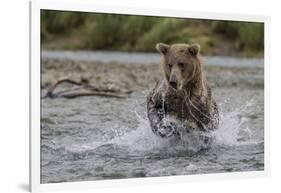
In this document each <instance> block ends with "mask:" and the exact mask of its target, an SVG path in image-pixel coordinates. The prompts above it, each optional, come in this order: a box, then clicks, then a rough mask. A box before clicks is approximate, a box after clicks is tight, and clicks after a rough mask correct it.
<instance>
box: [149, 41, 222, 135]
mask: <svg viewBox="0 0 281 193" xmlns="http://www.w3.org/2000/svg"><path fill="white" fill-rule="evenodd" d="M156 49H157V50H158V51H159V52H160V54H161V56H162V60H161V66H162V69H163V75H164V78H163V79H162V80H161V81H158V82H157V84H156V86H155V88H154V89H153V90H152V91H151V92H150V93H149V95H148V97H147V114H148V119H149V122H150V126H151V128H152V131H153V132H154V133H155V134H156V135H158V136H160V137H170V136H181V135H182V134H183V133H185V132H187V133H189V132H190V131H191V130H198V131H204V132H210V131H213V130H216V129H217V128H218V126H219V112H218V107H217V104H216V102H215V100H214V98H213V97H212V92H211V88H210V86H209V84H208V82H207V80H206V77H205V73H204V71H203V66H202V63H201V60H200V57H199V52H200V46H199V45H198V44H192V45H189V44H173V45H167V44H163V43H158V44H157V45H156Z"/></svg>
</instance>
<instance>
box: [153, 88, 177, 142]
mask: <svg viewBox="0 0 281 193" xmlns="http://www.w3.org/2000/svg"><path fill="white" fill-rule="evenodd" d="M147 114H148V119H149V122H150V126H151V129H152V131H153V133H154V134H155V135H157V136H160V137H170V136H172V135H174V134H175V125H173V123H170V122H167V121H166V120H165V109H164V107H163V103H162V97H161V96H159V95H158V97H157V95H153V92H152V94H150V95H149V96H148V98H147Z"/></svg>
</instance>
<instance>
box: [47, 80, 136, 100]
mask: <svg viewBox="0 0 281 193" xmlns="http://www.w3.org/2000/svg"><path fill="white" fill-rule="evenodd" d="M62 83H69V84H72V85H75V86H76V87H74V88H71V89H66V90H61V91H58V92H56V93H55V92H54V91H55V90H56V88H57V87H58V86H59V85H61V84H62ZM131 92H132V91H124V92H120V91H117V90H114V89H103V88H97V87H94V86H93V85H90V84H89V83H88V81H87V80H82V81H81V82H78V81H75V80H71V79H69V78H63V79H60V80H58V81H57V82H56V83H54V84H53V85H51V86H50V87H49V88H48V90H47V92H46V94H45V95H44V96H43V98H58V97H62V98H69V99H71V98H77V97H82V96H103V97H114V98H127V97H128V96H129V94H130V93H131Z"/></svg>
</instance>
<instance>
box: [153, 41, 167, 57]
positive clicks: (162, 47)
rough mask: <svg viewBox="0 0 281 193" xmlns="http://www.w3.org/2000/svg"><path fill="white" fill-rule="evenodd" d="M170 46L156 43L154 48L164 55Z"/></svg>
mask: <svg viewBox="0 0 281 193" xmlns="http://www.w3.org/2000/svg"><path fill="white" fill-rule="evenodd" d="M169 48H170V46H169V45H167V44H164V43H158V44H156V50H158V52H160V53H161V54H163V55H166V54H167V52H168V50H169Z"/></svg>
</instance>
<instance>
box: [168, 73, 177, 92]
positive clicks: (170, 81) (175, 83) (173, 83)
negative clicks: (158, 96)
mask: <svg viewBox="0 0 281 193" xmlns="http://www.w3.org/2000/svg"><path fill="white" fill-rule="evenodd" d="M169 83H170V85H171V86H172V87H173V88H174V89H177V77H176V76H175V75H172V76H171V78H170V80H169Z"/></svg>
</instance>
